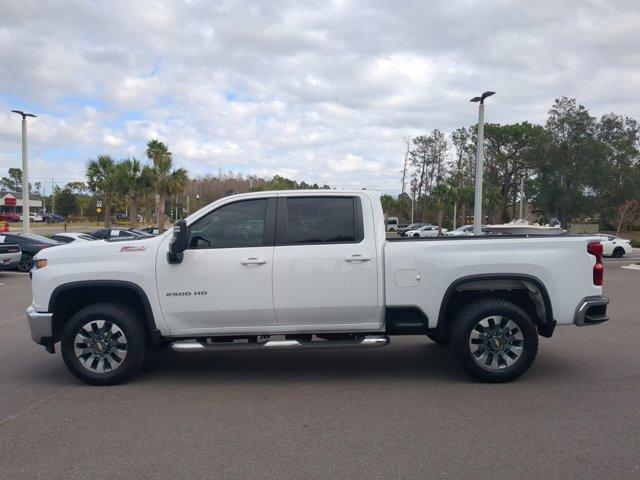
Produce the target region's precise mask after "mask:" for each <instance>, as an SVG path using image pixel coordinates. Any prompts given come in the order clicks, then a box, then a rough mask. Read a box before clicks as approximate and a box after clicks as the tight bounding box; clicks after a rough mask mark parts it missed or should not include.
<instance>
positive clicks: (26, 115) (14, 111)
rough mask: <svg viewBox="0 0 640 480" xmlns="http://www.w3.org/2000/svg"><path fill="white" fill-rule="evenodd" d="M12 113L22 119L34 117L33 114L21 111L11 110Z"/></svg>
mask: <svg viewBox="0 0 640 480" xmlns="http://www.w3.org/2000/svg"><path fill="white" fill-rule="evenodd" d="M11 111H12V112H13V113H17V114H18V115H22V118H25V117H33V118H35V117H36V116H35V115H34V114H33V113H24V112H23V111H22V110H11Z"/></svg>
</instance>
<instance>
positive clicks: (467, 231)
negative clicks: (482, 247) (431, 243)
mask: <svg viewBox="0 0 640 480" xmlns="http://www.w3.org/2000/svg"><path fill="white" fill-rule="evenodd" d="M480 230H481V231H482V235H489V234H490V233H491V229H490V228H489V227H488V226H486V225H482V226H481V227H480ZM446 235H448V236H449V237H468V236H471V235H473V225H463V226H462V227H458V228H456V229H455V230H451V231H450V232H447V233H446Z"/></svg>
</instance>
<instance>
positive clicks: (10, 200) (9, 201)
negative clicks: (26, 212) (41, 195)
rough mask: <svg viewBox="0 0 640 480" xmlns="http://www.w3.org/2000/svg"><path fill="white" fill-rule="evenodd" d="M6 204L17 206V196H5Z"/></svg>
mask: <svg viewBox="0 0 640 480" xmlns="http://www.w3.org/2000/svg"><path fill="white" fill-rule="evenodd" d="M4 204H5V205H7V206H9V207H15V206H16V199H15V197H4Z"/></svg>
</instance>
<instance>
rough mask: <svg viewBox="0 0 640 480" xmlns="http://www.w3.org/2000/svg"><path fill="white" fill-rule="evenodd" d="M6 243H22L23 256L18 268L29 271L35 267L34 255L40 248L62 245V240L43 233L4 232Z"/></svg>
mask: <svg viewBox="0 0 640 480" xmlns="http://www.w3.org/2000/svg"><path fill="white" fill-rule="evenodd" d="M2 235H3V236H4V237H5V239H4V243H15V244H17V245H20V249H21V250H22V258H21V259H20V263H19V264H18V270H20V271H21V272H28V271H29V270H31V267H33V256H34V255H35V254H36V253H38V252H39V251H40V250H42V249H44V248H49V247H55V246H56V245H62V243H60V242H56V241H55V240H51V239H50V238H47V237H43V236H42V235H34V234H31V233H3V234H2Z"/></svg>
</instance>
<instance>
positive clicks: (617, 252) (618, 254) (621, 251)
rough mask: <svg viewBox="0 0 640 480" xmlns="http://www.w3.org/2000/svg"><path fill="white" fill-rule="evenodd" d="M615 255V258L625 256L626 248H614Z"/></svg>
mask: <svg viewBox="0 0 640 480" xmlns="http://www.w3.org/2000/svg"><path fill="white" fill-rule="evenodd" d="M613 256H614V257H615V258H622V257H624V248H622V247H616V248H614V249H613Z"/></svg>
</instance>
